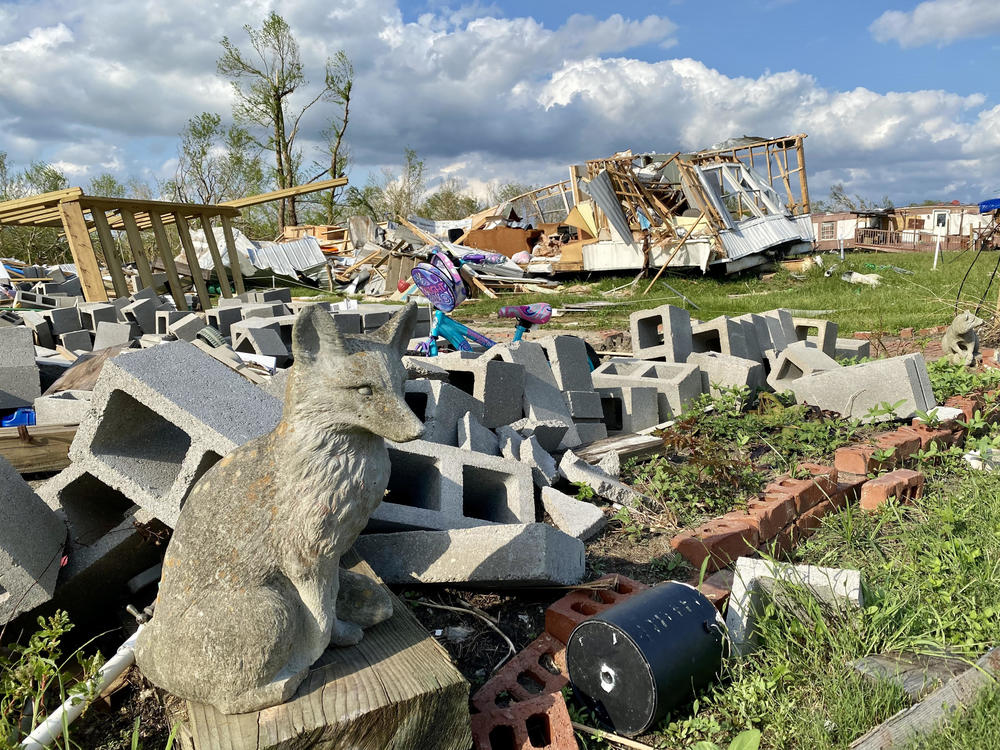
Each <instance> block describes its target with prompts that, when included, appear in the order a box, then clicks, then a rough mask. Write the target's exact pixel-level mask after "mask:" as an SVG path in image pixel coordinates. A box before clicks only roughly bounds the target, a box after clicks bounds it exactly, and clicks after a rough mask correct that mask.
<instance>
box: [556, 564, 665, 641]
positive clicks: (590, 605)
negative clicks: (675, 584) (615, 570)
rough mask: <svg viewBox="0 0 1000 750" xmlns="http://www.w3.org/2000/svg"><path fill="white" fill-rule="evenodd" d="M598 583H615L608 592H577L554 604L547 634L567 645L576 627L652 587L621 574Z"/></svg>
mask: <svg viewBox="0 0 1000 750" xmlns="http://www.w3.org/2000/svg"><path fill="white" fill-rule="evenodd" d="M597 580H598V581H606V582H608V583H612V584H613V586H612V587H610V588H606V589H577V590H575V591H571V592H569V593H568V594H566V596H564V597H563V598H562V599H559V600H557V601H555V602H553V603H552V605H550V606H549V608H548V609H547V610H545V632H547V633H548V634H549V635H551V636H552V637H553V638H555V639H556V640H559V641H562V642H563V643H566V641H568V640H569V634H570V633H572V632H573V628H575V627H576V626H577V625H579V624H580V623H581V622H583V621H584V620H587V619H589V618H591V617H593V616H594V615H596V614H597V613H598V612H603V611H604V610H606V609H607V608H608V607H610V606H612V605H613V604H617V603H618V602H620V601H623V600H625V599H628V598H629V597H630V596H632V595H633V594H637V593H639V592H640V591H645V590H646V589H648V588H649V586H647V585H646V584H644V583H639V582H638V581H633V580H632V579H631V578H626V577H625V576H623V575H617V574H612V575H606V576H602V577H601V578H598V579H597Z"/></svg>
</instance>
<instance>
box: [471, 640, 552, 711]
mask: <svg viewBox="0 0 1000 750" xmlns="http://www.w3.org/2000/svg"><path fill="white" fill-rule="evenodd" d="M568 682H569V671H568V670H567V668H566V646H565V645H564V644H563V643H560V642H559V641H557V640H556V639H555V638H553V637H552V636H551V635H549V634H548V633H542V634H541V635H540V636H539V637H538V638H536V639H535V640H533V641H532V642H531V643H529V644H528V645H527V646H525V647H524V649H523V650H522V651H521V652H520V653H518V654H517V655H516V656H514V657H513V658H512V659H511V660H510V661H508V662H507V663H506V664H504V665H503V666H502V667H501V668H500V671H499V672H497V673H496V674H495V675H493V677H491V678H490V679H489V680H488V681H487V682H486V684H485V685H483V686H482V687H481V688H479V690H477V691H476V693H475V695H473V696H472V705H473V706H475V707H476V709H477V710H479V711H483V712H489V711H495V710H496V709H498V708H504V707H505V706H504V705H501V704H502V698H503V697H504V696H506V697H508V698H509V702H514V703H516V702H520V701H527V700H531V699H532V698H535V697H536V696H538V695H539V694H541V693H558V692H559V691H560V690H562V688H563V686H564V685H565V684H566V683H568Z"/></svg>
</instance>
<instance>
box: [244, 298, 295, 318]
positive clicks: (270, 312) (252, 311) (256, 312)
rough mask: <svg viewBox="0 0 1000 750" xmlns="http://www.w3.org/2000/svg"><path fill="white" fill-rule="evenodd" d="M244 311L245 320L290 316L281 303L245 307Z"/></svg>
mask: <svg viewBox="0 0 1000 750" xmlns="http://www.w3.org/2000/svg"><path fill="white" fill-rule="evenodd" d="M242 310H243V320H249V319H250V318H277V317H278V316H279V315H287V314H288V310H286V309H285V306H284V305H283V304H282V303H280V302H268V303H264V304H256V305H254V304H248V305H243V307H242Z"/></svg>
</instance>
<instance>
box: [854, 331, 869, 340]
mask: <svg viewBox="0 0 1000 750" xmlns="http://www.w3.org/2000/svg"><path fill="white" fill-rule="evenodd" d="M871 337H872V332H871V331H855V332H854V338H856V339H861V340H863V341H868V339H870V338H871Z"/></svg>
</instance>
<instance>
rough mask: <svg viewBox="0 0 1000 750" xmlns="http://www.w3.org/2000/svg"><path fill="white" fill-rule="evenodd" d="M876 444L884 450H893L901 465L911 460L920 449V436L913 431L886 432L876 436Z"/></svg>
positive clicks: (897, 463)
mask: <svg viewBox="0 0 1000 750" xmlns="http://www.w3.org/2000/svg"><path fill="white" fill-rule="evenodd" d="M875 445H876V446H877V447H879V448H881V449H882V450H890V449H891V450H892V451H893V454H892V455H893V458H895V459H896V465H897V466H898V465H900V464H903V463H905V462H906V461H907V460H909V459H910V458H911V457H912V456H913V454H914V453H916V452H917V451H918V450H920V437H919V436H917V435H914V434H913V433H912V432H909V433H907V432H903V431H902V430H896V431H895V432H884V433H882V434H881V435H879V436H877V437H876V438H875Z"/></svg>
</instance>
